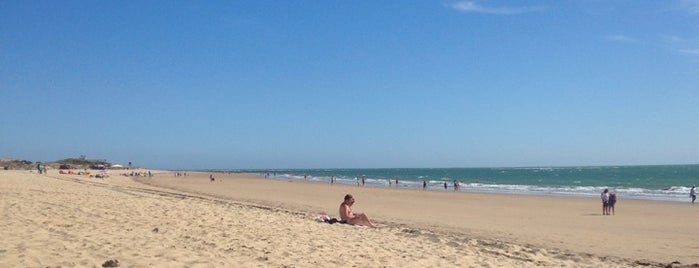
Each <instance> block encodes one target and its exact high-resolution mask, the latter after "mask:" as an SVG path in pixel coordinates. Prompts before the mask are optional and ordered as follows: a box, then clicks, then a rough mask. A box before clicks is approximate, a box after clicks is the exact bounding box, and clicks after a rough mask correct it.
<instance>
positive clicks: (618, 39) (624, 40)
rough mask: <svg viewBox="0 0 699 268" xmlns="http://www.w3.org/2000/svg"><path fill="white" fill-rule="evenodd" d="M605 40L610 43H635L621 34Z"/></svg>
mask: <svg viewBox="0 0 699 268" xmlns="http://www.w3.org/2000/svg"><path fill="white" fill-rule="evenodd" d="M607 40H609V41H612V42H621V43H635V42H636V39H634V38H632V37H629V36H626V35H621V34H615V35H610V36H607Z"/></svg>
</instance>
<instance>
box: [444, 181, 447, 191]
mask: <svg viewBox="0 0 699 268" xmlns="http://www.w3.org/2000/svg"><path fill="white" fill-rule="evenodd" d="M446 189H447V182H446V181H445V182H444V190H446Z"/></svg>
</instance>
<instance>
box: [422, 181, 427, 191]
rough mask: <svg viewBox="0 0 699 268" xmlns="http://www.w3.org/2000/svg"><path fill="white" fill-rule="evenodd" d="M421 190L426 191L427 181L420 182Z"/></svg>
mask: <svg viewBox="0 0 699 268" xmlns="http://www.w3.org/2000/svg"><path fill="white" fill-rule="evenodd" d="M422 189H423V190H425V189H427V181H425V180H423V181H422Z"/></svg>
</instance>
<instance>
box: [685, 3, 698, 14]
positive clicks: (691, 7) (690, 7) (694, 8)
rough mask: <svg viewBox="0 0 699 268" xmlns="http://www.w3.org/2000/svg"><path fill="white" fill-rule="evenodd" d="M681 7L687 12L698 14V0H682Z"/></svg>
mask: <svg viewBox="0 0 699 268" xmlns="http://www.w3.org/2000/svg"><path fill="white" fill-rule="evenodd" d="M682 8H685V9H687V11H688V12H689V14H692V15H699V0H682Z"/></svg>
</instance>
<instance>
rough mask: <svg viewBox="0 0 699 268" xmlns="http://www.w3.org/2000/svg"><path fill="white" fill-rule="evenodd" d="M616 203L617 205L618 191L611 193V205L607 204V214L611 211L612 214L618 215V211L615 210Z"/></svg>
mask: <svg viewBox="0 0 699 268" xmlns="http://www.w3.org/2000/svg"><path fill="white" fill-rule="evenodd" d="M614 205H616V193H609V205H608V206H607V215H609V212H610V211H611V212H612V215H616V211H614Z"/></svg>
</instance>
